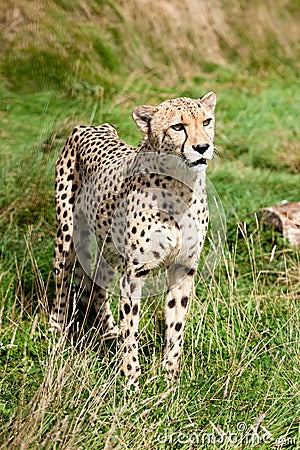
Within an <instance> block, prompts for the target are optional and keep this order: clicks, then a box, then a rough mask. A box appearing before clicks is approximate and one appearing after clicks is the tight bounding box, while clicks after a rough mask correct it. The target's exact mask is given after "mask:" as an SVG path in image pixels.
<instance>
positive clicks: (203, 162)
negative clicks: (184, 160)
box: [188, 158, 207, 167]
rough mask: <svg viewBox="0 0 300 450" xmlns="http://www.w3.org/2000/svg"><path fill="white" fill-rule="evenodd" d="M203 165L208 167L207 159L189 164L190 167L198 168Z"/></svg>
mask: <svg viewBox="0 0 300 450" xmlns="http://www.w3.org/2000/svg"><path fill="white" fill-rule="evenodd" d="M201 165H205V166H207V162H206V159H205V158H201V159H197V161H194V162H191V163H188V166H189V167H196V166H201Z"/></svg>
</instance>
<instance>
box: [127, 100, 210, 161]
mask: <svg viewBox="0 0 300 450" xmlns="http://www.w3.org/2000/svg"><path fill="white" fill-rule="evenodd" d="M215 106H216V94H215V93H214V92H208V93H207V94H206V95H204V96H203V97H201V98H200V99H197V100H194V99H191V98H185V97H182V98H175V99H173V100H167V101H165V102H163V103H161V104H160V105H159V106H146V105H144V106H137V107H135V108H134V110H133V114H132V116H133V119H134V120H135V122H136V124H137V126H138V127H139V129H140V130H141V131H142V132H143V133H146V134H147V135H148V139H149V142H150V144H151V147H152V148H153V150H154V151H162V152H166V153H172V154H176V155H178V156H180V157H182V158H183V159H184V160H185V161H186V162H187V163H188V165H189V166H190V167H195V166H199V165H202V164H206V160H207V159H212V157H213V154H214V145H213V139H214V125H215V118H214V110H215Z"/></svg>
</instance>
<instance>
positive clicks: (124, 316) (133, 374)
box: [120, 271, 142, 391]
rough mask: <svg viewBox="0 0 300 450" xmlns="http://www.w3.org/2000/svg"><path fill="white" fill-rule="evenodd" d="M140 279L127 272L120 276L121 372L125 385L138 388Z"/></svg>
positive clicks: (139, 370)
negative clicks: (124, 378) (125, 378)
mask: <svg viewBox="0 0 300 450" xmlns="http://www.w3.org/2000/svg"><path fill="white" fill-rule="evenodd" d="M141 293H142V280H140V279H138V278H131V277H130V275H129V274H128V272H126V271H125V272H123V275H122V277H121V299H120V327H121V335H122V340H123V342H122V367H121V372H122V373H123V374H124V375H125V376H126V377H127V380H128V381H127V387H128V388H130V386H132V385H133V386H134V388H135V390H136V391H138V390H139V385H138V382H139V376H140V372H141V369H140V366H139V360H138V325H139V312H140V299H141Z"/></svg>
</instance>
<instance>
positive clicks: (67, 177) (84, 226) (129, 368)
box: [50, 92, 216, 389]
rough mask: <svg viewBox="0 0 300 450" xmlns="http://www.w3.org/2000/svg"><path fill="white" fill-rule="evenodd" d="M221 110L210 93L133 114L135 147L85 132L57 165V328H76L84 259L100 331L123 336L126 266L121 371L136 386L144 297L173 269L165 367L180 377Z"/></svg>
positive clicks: (88, 296) (87, 297)
mask: <svg viewBox="0 0 300 450" xmlns="http://www.w3.org/2000/svg"><path fill="white" fill-rule="evenodd" d="M215 104H216V96H215V94H214V93H213V92H209V93H208V94H206V95H205V96H204V97H202V98H201V99H196V100H194V99H190V98H177V99H173V100H168V101H165V102H163V103H161V104H160V105H159V106H156V107H154V106H138V107H136V108H134V111H133V119H134V120H135V122H136V124H137V126H138V127H139V128H140V130H141V131H142V132H143V133H144V138H143V139H142V141H141V143H140V144H139V145H138V147H137V148H134V147H131V146H129V145H127V144H125V143H124V142H122V141H121V140H120V138H119V137H118V135H117V132H116V130H115V129H114V128H113V127H112V126H111V125H109V124H104V125H101V126H95V127H84V126H78V127H76V128H75V129H74V131H73V133H72V134H71V135H70V136H69V138H68V139H67V142H66V144H65V146H64V149H63V151H62V154H61V155H60V157H59V158H58V160H57V163H56V195H55V200H56V219H57V236H56V242H55V256H54V273H55V280H56V298H55V301H54V304H53V307H52V310H51V315H50V324H51V326H52V327H54V328H57V329H59V330H61V331H62V330H64V329H65V327H66V326H67V324H68V309H69V298H70V292H69V291H70V277H71V273H72V268H73V266H74V262H75V260H76V278H77V282H78V284H79V287H78V291H77V292H80V296H81V300H82V301H83V302H84V303H85V304H86V305H87V303H88V302H90V304H92V305H93V307H94V309H95V310H96V313H97V316H98V319H99V323H100V325H101V331H102V333H103V334H104V335H116V334H117V333H118V328H117V325H116V323H115V320H114V318H113V316H112V313H111V310H110V305H109V301H108V287H109V285H110V283H111V280H112V278H113V276H114V273H115V270H116V268H117V267H119V268H121V279H120V307H119V308H120V309H119V311H120V312H119V314H120V329H121V336H122V371H123V373H124V374H125V376H126V377H127V380H128V385H129V386H130V385H134V386H135V388H136V389H138V379H139V375H140V366H139V361H138V323H139V315H140V310H141V303H140V299H141V296H142V287H143V283H144V282H145V278H146V277H147V275H148V273H149V272H151V271H153V269H167V270H168V279H169V282H168V290H167V295H166V300H165V321H166V344H165V350H164V357H163V367H164V368H165V369H166V371H167V376H168V377H169V378H174V377H175V376H177V375H178V373H179V361H180V356H181V353H182V346H183V333H184V326H185V318H186V313H187V308H188V302H189V297H190V293H191V290H192V287H193V281H194V276H195V272H196V270H197V265H198V260H199V256H200V252H201V249H202V247H203V243H204V240H205V236H206V232H207V226H208V207H207V199H206V186H205V169H206V160H207V159H211V158H212V157H213V152H214V147H213V138H214V109H215ZM173 157H174V158H173ZM174 161H175V163H174ZM92 234H95V235H96V237H97V242H98V248H99V255H98V265H97V270H95V271H94V274H95V275H94V276H92V277H88V276H87V275H86V274H85V272H88V274H90V270H89V265H90V264H91V254H90V251H89V246H90V238H91V235H92ZM82 265H83V268H82V267H81V266H82ZM96 272H97V273H96ZM78 296H79V294H77V297H78Z"/></svg>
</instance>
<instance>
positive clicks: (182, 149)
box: [180, 127, 188, 161]
mask: <svg viewBox="0 0 300 450" xmlns="http://www.w3.org/2000/svg"><path fill="white" fill-rule="evenodd" d="M183 131H184V134H185V140H184V142H183V144H182V146H181V149H180V152H181V154H182V156H183V158H184V159H185V161H186V157H185V154H184V146H185V143H186V141H187V138H188V136H187V132H186V129H185V127H184V129H183Z"/></svg>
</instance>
